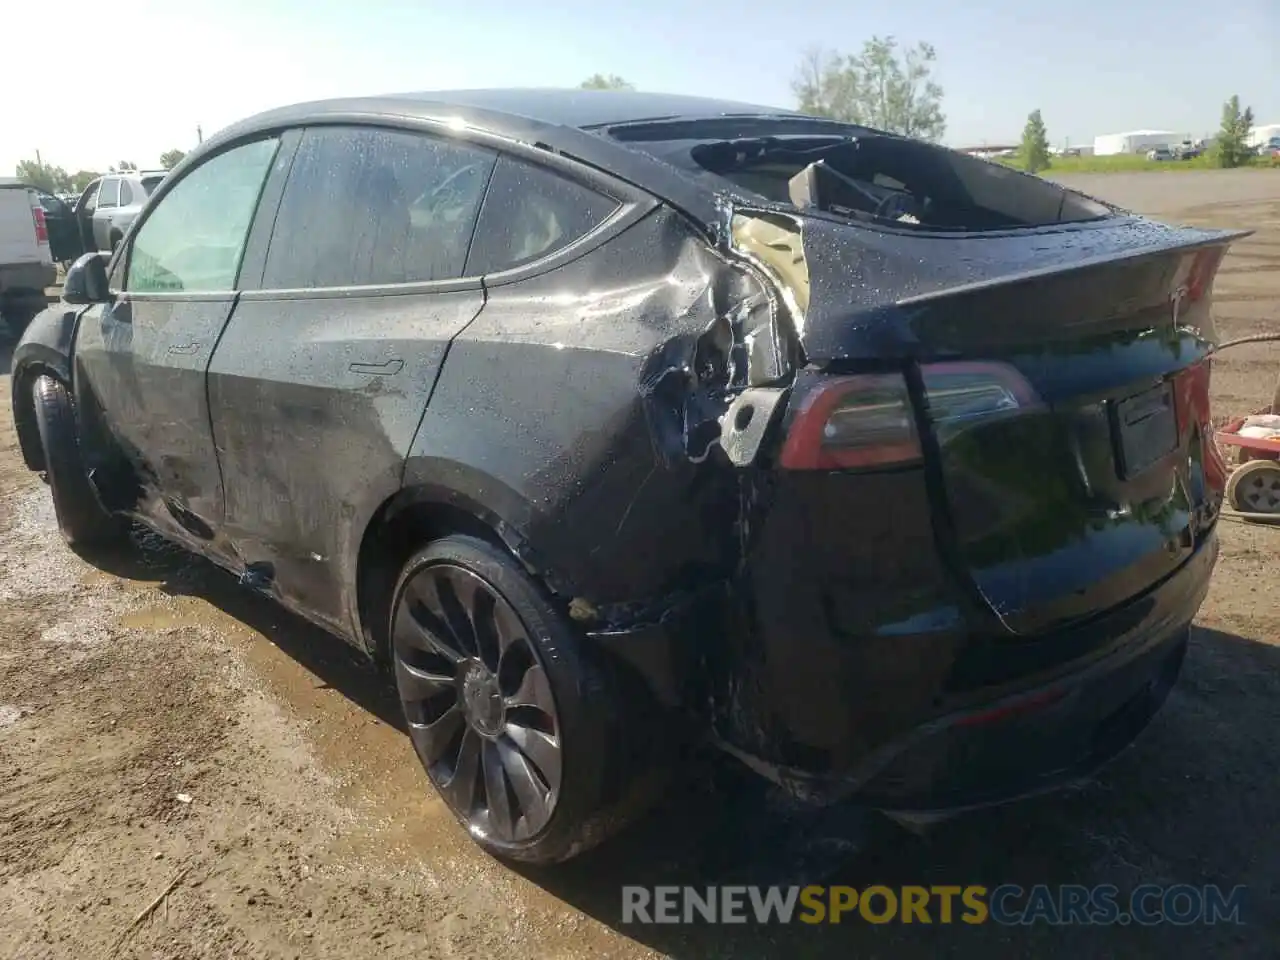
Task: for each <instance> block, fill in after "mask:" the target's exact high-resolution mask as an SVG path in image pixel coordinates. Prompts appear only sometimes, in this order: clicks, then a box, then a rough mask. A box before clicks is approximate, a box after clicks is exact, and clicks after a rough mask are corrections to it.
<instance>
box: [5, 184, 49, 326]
mask: <svg viewBox="0 0 1280 960" xmlns="http://www.w3.org/2000/svg"><path fill="white" fill-rule="evenodd" d="M56 281H57V270H56V268H55V267H54V265H53V257H52V255H51V254H50V251H49V231H48V229H47V228H46V226H45V222H44V209H43V208H42V207H41V206H40V200H39V198H38V196H37V194H36V191H35V190H33V189H32V188H31V187H30V186H29V185H28V184H26V183H24V182H22V181H21V180H12V179H5V178H0V320H3V321H5V322H7V323H8V324H9V327H10V328H11V329H12V330H13V332H14V333H21V332H22V331H23V329H24V328H25V327H26V325H27V323H28V322H29V321H30V320H31V318H32V317H34V316H35V315H36V314H37V313H39V312H40V311H41V310H43V309H44V307H45V303H46V298H45V288H46V287H50V286H53V284H54V283H55V282H56Z"/></svg>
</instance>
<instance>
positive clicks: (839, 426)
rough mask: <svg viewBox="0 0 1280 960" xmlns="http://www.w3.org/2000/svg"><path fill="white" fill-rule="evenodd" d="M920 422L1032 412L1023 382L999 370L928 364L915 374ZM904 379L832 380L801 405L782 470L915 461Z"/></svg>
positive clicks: (950, 425) (942, 423)
mask: <svg viewBox="0 0 1280 960" xmlns="http://www.w3.org/2000/svg"><path fill="white" fill-rule="evenodd" d="M920 373H921V376H922V378H923V381H924V388H925V392H924V396H925V406H926V410H925V413H926V416H927V417H928V419H929V421H930V422H931V423H932V424H934V426H935V427H942V428H945V429H947V430H948V431H954V430H956V429H963V428H964V426H965V425H966V424H968V423H969V422H971V421H973V420H975V419H978V418H987V417H991V416H998V415H1002V414H1008V413H1010V412H1014V411H1019V410H1023V409H1025V408H1027V407H1031V406H1035V405H1037V404H1038V403H1039V402H1040V401H1039V397H1037V396H1036V393H1035V391H1034V390H1033V389H1032V387H1031V385H1030V384H1029V383H1027V381H1026V379H1025V378H1024V377H1023V376H1022V375H1021V374H1020V373H1018V371H1016V370H1014V369H1013V368H1012V367H1009V366H1006V365H1005V364H1002V363H932V364H925V365H924V366H922V367H921V368H920ZM920 457H921V452H920V439H919V437H918V435H917V434H916V424H915V414H914V411H913V409H912V405H911V396H910V393H909V392H908V390H907V382H906V379H905V378H904V377H903V376H902V374H898V373H872V374H860V375H856V376H845V377H831V378H830V379H829V380H826V381H824V382H823V383H822V385H821V386H819V387H818V388H817V389H815V390H813V391H812V392H810V393H809V394H807V395H806V396H805V397H804V398H803V399H802V400H801V401H800V406H799V409H798V411H797V413H796V416H795V419H794V420H793V421H792V424H791V429H790V431H789V432H788V434H787V439H786V442H785V443H784V444H783V447H782V457H781V464H782V466H783V467H785V468H786V469H789V470H851V469H859V468H863V469H865V468H868V467H886V466H903V465H908V464H911V463H916V462H918V461H919V460H920Z"/></svg>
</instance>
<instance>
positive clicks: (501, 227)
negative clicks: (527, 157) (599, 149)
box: [467, 156, 618, 276]
mask: <svg viewBox="0 0 1280 960" xmlns="http://www.w3.org/2000/svg"><path fill="white" fill-rule="evenodd" d="M617 208H618V201H617V200H614V199H613V198H612V197H606V196H604V195H603V194H600V193H596V191H594V190H592V189H590V188H588V187H585V186H582V185H581V184H578V183H574V182H573V181H572V180H567V179H565V178H564V177H562V176H559V175H558V174H555V173H552V172H551V171H550V170H545V169H543V168H541V167H535V166H533V165H531V164H527V163H521V162H520V161H518V160H512V159H511V158H509V157H505V156H504V157H503V158H502V159H501V160H499V161H498V167H497V169H496V170H494V172H493V182H492V183H491V184H490V185H489V192H488V194H486V195H485V198H484V208H483V209H482V210H481V211H480V222H479V224H477V226H476V236H475V240H474V241H473V242H472V245H471V255H470V256H469V257H468V258H467V273H468V274H470V275H474V276H482V275H484V274H487V273H496V272H498V271H500V270H510V269H512V268H513V267H519V266H522V265H523V264H526V263H530V262H531V261H534V260H538V259H540V258H542V257H545V256H548V255H549V254H552V253H555V251H557V250H559V249H560V248H561V247H567V246H568V245H569V244H571V243H573V241H575V240H577V239H578V238H579V237H582V236H585V235H586V234H587V233H589V232H591V231H592V230H594V229H595V228H596V227H598V226H599V225H600V224H602V223H603V222H604V221H605V220H607V219H608V218H609V215H610V214H611V213H613V211H614V210H616V209H617Z"/></svg>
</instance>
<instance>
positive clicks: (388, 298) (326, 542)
mask: <svg viewBox="0 0 1280 960" xmlns="http://www.w3.org/2000/svg"><path fill="white" fill-rule="evenodd" d="M494 162H495V156H494V154H493V153H491V152H490V151H487V150H483V149H480V148H478V147H475V146H471V145H468V144H464V143H462V142H459V141H456V140H451V139H447V138H435V137H430V136H426V135H423V134H420V133H408V132H402V131H395V130H389V129H383V128H378V127H372V126H368V127H355V126H353V127H316V128H313V129H309V130H306V131H304V133H303V135H302V139H301V141H300V143H299V146H298V152H297V156H296V159H295V161H294V164H293V168H292V170H291V172H290V174H289V179H288V182H287V184H286V186H285V190H284V195H283V197H282V199H281V203H280V209H279V213H278V216H277V218H276V223H275V229H274V232H273V234H272V237H271V241H270V248H269V250H268V252H267V255H266V258H265V267H264V271H263V276H262V281H261V284H260V286H261V289H259V290H254V291H249V290H246V291H245V292H244V293H243V295H242V297H241V301H240V304H239V306H238V307H237V309H236V313H235V317H234V318H233V320H232V322H231V323H230V324H229V325H228V327H227V329H226V332H225V333H224V334H223V336H222V339H221V341H220V342H219V344H218V348H217V350H216V351H215V353H214V355H213V361H212V363H211V365H210V368H209V401H210V406H211V414H212V418H213V431H214V437H215V439H216V442H217V446H218V452H219V456H220V460H221V465H222V476H223V479H224V483H225V487H226V529H227V534H228V536H229V537H230V538H231V540H232V542H233V543H234V546H235V549H236V551H237V553H238V555H239V556H240V558H241V559H242V560H243V561H244V562H245V563H247V564H253V565H255V569H256V571H258V575H259V577H260V578H261V581H262V582H263V583H264V584H265V583H270V584H272V586H273V590H274V592H275V593H276V594H277V596H279V597H280V598H281V599H283V600H285V602H286V603H289V604H290V605H291V606H294V607H295V608H297V609H300V610H302V611H303V612H305V613H307V614H308V615H309V616H312V617H313V618H315V619H318V620H320V621H321V622H324V623H327V624H329V625H330V626H332V627H334V628H335V629H338V630H340V631H343V632H346V628H347V626H348V624H349V622H350V618H349V614H350V610H349V606H348V604H349V602H350V601H351V599H352V598H351V597H350V596H349V594H348V586H349V585H351V584H353V583H354V580H355V571H354V564H355V555H356V552H357V548H358V545H359V538H360V536H361V535H362V533H363V530H364V529H365V526H366V524H367V523H368V520H369V518H370V516H371V515H372V513H373V511H374V510H375V509H376V508H377V506H378V505H379V504H380V503H382V501H383V500H385V499H386V498H387V497H389V496H391V495H392V494H394V493H395V492H396V491H397V490H398V489H399V487H400V482H401V475H402V471H403V465H404V459H405V456H406V455H407V453H408V450H409V447H410V444H411V442H412V440H413V436H414V433H415V431H416V430H417V427H418V424H419V422H420V421H421V419H422V415H423V411H424V410H425V408H426V404H427V399H428V397H429V396H430V393H431V390H432V388H433V386H434V384H435V379H436V376H437V374H438V372H439V370H440V365H441V363H442V361H443V359H444V355H445V351H446V350H447V349H448V346H449V343H450V341H451V340H452V339H453V338H454V336H456V335H457V334H458V333H459V332H460V331H461V330H463V329H464V328H465V327H466V326H467V324H469V323H470V322H471V321H472V319H474V318H475V316H476V315H477V314H478V313H479V312H480V309H481V307H482V306H483V305H484V290H483V287H482V285H481V283H480V281H479V279H478V278H476V277H471V278H467V277H464V276H463V274H464V264H465V261H466V255H467V248H468V245H469V244H470V241H471V235H472V232H473V230H474V227H475V222H476V217H477V214H478V211H479V208H480V202H481V199H482V198H483V196H484V192H485V188H486V186H487V184H488V181H489V177H490V175H491V172H492V170H493V166H494Z"/></svg>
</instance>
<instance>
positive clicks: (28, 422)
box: [9, 302, 87, 470]
mask: <svg viewBox="0 0 1280 960" xmlns="http://www.w3.org/2000/svg"><path fill="white" fill-rule="evenodd" d="M86 309H87V308H86V307H83V306H73V305H72V304H69V303H62V302H59V303H56V304H54V305H53V306H51V307H48V308H47V309H45V310H42V311H40V313H38V314H36V315H35V318H34V319H33V320H32V321H31V323H30V324H28V325H27V329H26V332H24V333H23V335H22V339H20V340H19V341H18V345H17V346H16V347H14V349H13V371H12V377H11V379H10V382H9V386H10V389H11V390H12V391H13V397H12V400H13V403H12V407H11V409H12V410H13V421H14V426H15V427H16V429H17V433H18V447H19V449H20V450H21V451H22V459H23V462H24V463H26V465H27V468H28V469H30V470H40V469H43V466H44V463H43V460H44V457H43V454H42V452H41V450H40V436H39V433H38V432H37V431H36V424H35V411H34V409H33V408H32V406H31V381H32V378H33V377H36V376H38V375H39V374H41V373H52V374H53V375H54V376H56V377H58V378H59V379H61V380H62V381H63V382H65V383H66V384H67V385H68V386H71V385H72V378H71V352H72V348H73V345H74V343H75V335H76V324H77V323H78V321H79V319H80V314H81V313H82V312H84V310H86Z"/></svg>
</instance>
